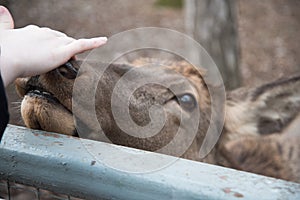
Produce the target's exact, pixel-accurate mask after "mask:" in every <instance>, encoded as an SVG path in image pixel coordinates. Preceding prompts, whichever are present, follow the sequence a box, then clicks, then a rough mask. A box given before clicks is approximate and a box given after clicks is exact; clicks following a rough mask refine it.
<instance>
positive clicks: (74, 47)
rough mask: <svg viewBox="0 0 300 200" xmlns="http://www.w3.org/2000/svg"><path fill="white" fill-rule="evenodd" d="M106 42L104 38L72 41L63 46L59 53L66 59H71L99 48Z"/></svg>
mask: <svg viewBox="0 0 300 200" xmlns="http://www.w3.org/2000/svg"><path fill="white" fill-rule="evenodd" d="M106 41H107V38H106V37H97V38H91V39H79V40H74V41H72V42H71V43H70V44H67V45H66V46H63V47H62V48H61V49H60V51H62V52H61V53H63V54H64V55H66V56H67V57H68V58H71V57H72V56H74V55H76V54H79V53H82V52H84V51H87V50H91V49H94V48H97V47H100V46H102V45H104V44H105V43H106Z"/></svg>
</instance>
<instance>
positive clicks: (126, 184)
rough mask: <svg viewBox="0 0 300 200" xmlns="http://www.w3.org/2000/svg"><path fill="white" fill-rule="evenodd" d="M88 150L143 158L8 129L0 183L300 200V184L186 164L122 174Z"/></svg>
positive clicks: (100, 195)
mask: <svg viewBox="0 0 300 200" xmlns="http://www.w3.org/2000/svg"><path fill="white" fill-rule="evenodd" d="M86 145H88V146H89V148H92V149H97V150H98V151H100V152H107V151H108V152H109V151H110V149H111V148H116V147H117V148H118V149H120V150H121V151H120V153H119V154H118V155H116V154H113V155H112V156H111V159H115V160H118V159H120V158H121V159H122V158H124V155H125V152H128V151H134V152H136V153H144V151H141V150H136V149H130V148H127V147H120V146H116V145H112V144H107V143H102V142H97V141H91V140H85V139H78V138H73V137H69V136H65V135H60V134H56V133H48V132H43V131H36V130H31V129H27V128H23V127H17V126H12V125H9V126H8V127H7V129H6V131H5V134H4V137H3V139H2V142H1V145H0V161H1V162H0V180H7V181H12V182H17V183H20V184H25V185H29V186H32V187H35V188H40V189H45V190H50V191H53V192H55V193H59V194H64V195H70V196H74V197H79V198H84V199H122V200H126V199H128V200H129V199H130V200H133V199H143V200H148V199H149V200H150V199H162V200H163V199H180V200H192V199H272V200H274V199H300V184H297V183H292V182H287V181H283V180H278V179H274V178H269V177H264V176H260V175H256V174H251V173H247V172H242V171H237V170H233V169H228V168H223V167H220V166H215V165H209V164H205V163H200V162H195V161H190V160H185V159H177V160H176V161H175V162H173V163H172V164H170V165H168V166H166V167H164V168H162V169H160V170H156V171H153V172H149V173H130V172H124V171H121V170H118V169H114V168H112V167H110V166H108V165H107V164H106V163H103V162H101V160H100V161H99V160H95V157H94V156H93V155H92V154H91V153H90V152H89V151H87V150H86V148H85V147H86ZM122 152H124V154H123V153H122ZM153 154H154V153H153ZM147 155H148V154H147V153H145V156H147ZM156 156H157V158H158V159H173V158H172V157H171V156H167V155H162V154H157V155H156ZM124 162H130V160H124ZM123 164H124V163H120V165H123ZM135 165H136V163H135Z"/></svg>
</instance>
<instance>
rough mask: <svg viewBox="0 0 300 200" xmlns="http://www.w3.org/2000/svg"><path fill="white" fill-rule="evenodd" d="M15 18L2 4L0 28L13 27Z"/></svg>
mask: <svg viewBox="0 0 300 200" xmlns="http://www.w3.org/2000/svg"><path fill="white" fill-rule="evenodd" d="M13 28H14V20H13V18H12V16H11V14H10V12H9V11H8V10H7V8H5V7H4V6H0V30H5V29H13Z"/></svg>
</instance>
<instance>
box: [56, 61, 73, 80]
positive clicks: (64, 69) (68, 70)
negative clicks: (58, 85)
mask: <svg viewBox="0 0 300 200" xmlns="http://www.w3.org/2000/svg"><path fill="white" fill-rule="evenodd" d="M56 71H57V73H58V74H60V75H61V76H63V77H64V78H67V79H75V78H76V76H77V73H78V70H77V69H76V68H75V67H74V66H73V64H72V63H71V62H70V61H69V62H67V63H65V64H64V65H62V66H61V67H59V68H58V69H56Z"/></svg>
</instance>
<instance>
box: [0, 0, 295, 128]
mask: <svg viewBox="0 0 300 200" xmlns="http://www.w3.org/2000/svg"><path fill="white" fill-rule="evenodd" d="M0 4H1V5H4V6H6V7H8V8H9V10H10V11H11V13H12V15H13V17H14V19H15V27H16V28H18V27H23V26H26V25H28V24H36V25H38V26H42V27H44V26H45V27H50V28H52V29H56V30H60V31H62V32H65V33H67V34H68V35H70V36H72V37H75V38H80V37H93V36H99V35H100V36H107V37H110V36H112V35H114V34H116V33H119V32H121V31H125V30H128V29H133V28H138V27H147V26H153V27H165V28H170V29H173V30H177V31H180V32H182V33H185V34H188V35H190V36H191V37H193V38H194V39H195V40H197V41H198V42H199V43H200V44H201V45H202V46H204V47H205V49H206V50H207V51H208V52H209V53H210V55H211V56H212V58H213V59H214V61H215V62H216V64H217V65H218V67H219V69H220V71H221V74H222V76H223V80H224V82H225V85H226V88H227V89H228V90H231V89H234V88H237V87H240V86H256V85H260V84H262V83H265V82H268V81H271V80H275V79H277V78H279V77H283V76H288V75H291V74H294V73H298V71H299V70H300V65H299V64H300V46H299V45H300V34H299V33H300V1H299V0H284V1H282V0H268V1H260V0H251V1H248V0H235V1H234V0H113V1H111V0H47V1H41V0H26V1H25V0H0ZM161 42H172V41H161ZM8 99H9V107H10V112H11V123H13V124H20V125H21V124H22V122H21V118H20V115H19V106H20V99H19V98H18V97H17V95H16V94H15V91H14V86H13V85H11V86H10V87H9V88H8Z"/></svg>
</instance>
